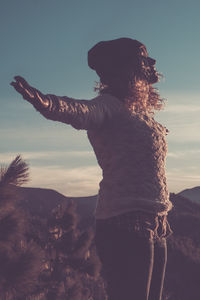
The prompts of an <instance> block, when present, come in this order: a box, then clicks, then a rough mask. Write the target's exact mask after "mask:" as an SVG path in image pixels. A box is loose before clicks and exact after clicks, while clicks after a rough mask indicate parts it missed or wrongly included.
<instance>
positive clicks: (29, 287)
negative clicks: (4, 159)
mask: <svg viewBox="0 0 200 300" xmlns="http://www.w3.org/2000/svg"><path fill="white" fill-rule="evenodd" d="M27 180H28V166H27V164H26V163H25V162H24V161H23V160H22V159H21V157H20V156H17V157H16V158H15V160H13V162H12V163H11V164H10V165H9V166H8V167H2V168H1V170H0V295H1V299H5V300H10V299H12V300H13V299H25V297H26V296H27V295H29V294H30V293H31V292H33V291H34V289H35V286H36V284H37V280H38V276H39V273H40V271H41V266H42V252H41V250H40V248H39V247H37V245H36V244H35V243H33V242H30V243H27V241H26V239H25V228H26V222H27V220H26V217H25V214H24V212H23V211H22V210H21V209H20V208H19V207H18V205H17V201H18V200H19V199H18V198H17V189H16V187H17V186H19V185H21V184H23V183H25V182H27Z"/></svg>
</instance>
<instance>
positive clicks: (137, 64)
mask: <svg viewBox="0 0 200 300" xmlns="http://www.w3.org/2000/svg"><path fill="white" fill-rule="evenodd" d="M155 62H156V61H155V60H154V59H152V58H150V57H148V53H147V50H146V47H145V46H144V45H143V44H142V43H140V42H138V41H136V40H133V39H130V38H120V39H116V40H112V41H106V42H100V43H98V44H97V45H95V46H94V47H93V48H92V49H91V50H90V51H89V52H88V64H89V67H90V68H92V69H94V70H95V71H96V72H97V74H98V75H99V77H100V84H99V86H98V87H97V90H99V95H98V96H97V97H96V98H94V99H92V100H90V101H88V100H75V99H71V98H68V97H66V96H64V97H58V96H55V95H50V94H47V95H44V94H42V93H41V92H40V91H38V90H36V89H35V88H33V87H31V86H30V85H29V84H28V83H27V82H26V81H25V80H24V79H23V78H22V77H19V76H17V77H15V80H16V81H15V82H12V83H11V85H12V86H14V88H15V89H16V90H17V92H19V93H20V94H21V95H22V96H23V97H24V99H25V100H27V101H29V102H30V103H31V104H32V105H33V106H34V107H35V108H36V109H37V110H38V111H39V112H40V113H41V114H42V115H43V116H44V117H46V118H47V119H51V120H55V121H60V122H64V123H66V124H71V125H72V126H73V127H74V128H76V129H85V130H87V133H88V138H89V141H90V143H91V145H92V146H93V149H94V152H95V154H96V157H97V160H98V163H99V165H100V167H101V168H102V171H103V179H102V181H101V182H100V189H99V195H98V204H97V208H96V235H95V241H96V246H97V251H98V254H99V256H100V259H101V261H102V265H103V271H104V276H105V279H106V282H107V293H108V299H109V300H129V299H130V300H133V299H137V300H161V297H162V290H163V282H164V275H165V267H166V255H167V250H166V237H167V236H168V235H169V234H170V232H171V230H170V227H169V225H168V223H167V217H166V216H167V213H168V211H169V210H170V209H171V207H172V205H171V202H170V201H169V193H168V190H167V184H166V177H165V156H166V152H167V146H166V140H165V135H166V134H167V129H166V128H164V127H163V126H162V125H161V124H159V123H158V122H156V121H155V120H154V118H153V111H154V110H159V109H161V107H162V99H160V97H159V94H158V92H157V91H156V90H155V89H154V88H153V87H152V84H154V83H156V82H158V79H159V75H158V73H157V71H156V69H155V67H154V66H155Z"/></svg>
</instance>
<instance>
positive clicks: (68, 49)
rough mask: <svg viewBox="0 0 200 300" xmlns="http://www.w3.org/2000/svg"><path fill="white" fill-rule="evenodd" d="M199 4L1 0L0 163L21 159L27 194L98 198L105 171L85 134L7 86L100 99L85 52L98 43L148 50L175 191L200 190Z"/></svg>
mask: <svg viewBox="0 0 200 300" xmlns="http://www.w3.org/2000/svg"><path fill="white" fill-rule="evenodd" d="M199 11H200V2H199V1H198V0H196V1H194V0H191V1H185V0H167V1H166V0H165V1H164V0H136V1H134V0H124V1H117V0H109V1H106V0H102V1H99V0H98V1H97V0H85V1H82V0H73V1H72V0H71V1H70V0H57V1H55V0H19V1H16V0H1V3H0V38H1V68H0V105H1V110H0V136H1V144H0V164H4V163H9V162H10V161H11V160H12V159H13V158H14V157H15V156H16V155H17V154H21V155H22V157H23V158H24V159H26V160H27V162H28V163H29V165H30V171H31V181H30V182H29V183H28V186H35V187H41V188H52V189H55V190H57V191H59V192H61V193H63V194H65V195H67V196H86V195H94V194H96V193H97V192H98V183H99V181H100V180H101V170H100V168H99V167H98V165H97V162H96V158H95V156H94V154H93V152H92V148H91V146H90V145H89V142H88V140H87V137H86V133H85V132H84V131H76V130H75V129H73V128H71V127H70V126H67V125H65V124H62V123H58V122H52V121H49V120H46V119H44V118H43V117H42V116H41V115H40V114H39V113H38V112H36V111H35V110H34V108H33V107H32V106H31V105H30V104H29V103H26V102H25V101H24V100H23V99H22V98H21V97H20V95H18V94H17V93H16V92H15V91H14V89H13V88H12V87H11V86H10V85H9V83H10V82H11V81H12V78H13V76H14V75H21V76H23V77H25V78H26V79H27V81H28V82H29V83H30V84H31V85H33V86H34V87H36V88H38V89H40V90H41V91H42V92H43V93H52V94H56V95H66V96H69V97H73V98H77V99H91V98H93V97H95V96H96V94H95V93H94V91H93V87H94V82H95V81H97V80H98V77H97V76H96V74H95V72H94V71H92V70H91V69H89V67H88V66H87V51H88V50H89V49H90V48H91V47H92V46H93V45H94V44H95V43H97V42H99V41H102V40H110V39H115V38H119V37H130V38H134V39H137V40H139V41H141V42H143V43H144V44H145V45H146V46H147V49H148V51H149V54H150V56H152V57H153V58H155V59H156V60H157V64H156V66H157V68H158V70H159V71H160V72H161V73H163V74H164V77H165V79H164V80H162V81H161V82H160V83H159V84H158V85H157V87H158V88H159V90H160V93H161V96H162V97H164V98H166V99H167V101H166V108H165V110H164V111H162V112H159V113H157V114H156V116H155V118H156V119H157V120H158V121H159V122H160V123H162V124H163V125H164V126H166V127H167V128H168V129H169V131H170V133H169V135H168V138H167V139H168V158H167V178H168V185H169V190H170V191H171V192H179V191H181V190H183V189H185V188H190V187H194V186H197V185H200V117H199V116H200V75H199V69H200V59H199V53H200V36H199V30H200V18H199Z"/></svg>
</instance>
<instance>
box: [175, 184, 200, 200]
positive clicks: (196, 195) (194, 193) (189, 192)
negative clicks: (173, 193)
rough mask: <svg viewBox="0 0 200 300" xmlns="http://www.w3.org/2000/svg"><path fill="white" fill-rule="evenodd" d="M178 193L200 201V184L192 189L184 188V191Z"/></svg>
mask: <svg viewBox="0 0 200 300" xmlns="http://www.w3.org/2000/svg"><path fill="white" fill-rule="evenodd" d="M177 195H180V196H183V197H185V198H188V199H190V200H191V201H194V202H198V203H200V186H196V187H194V188H191V189H186V190H183V191H182V192H180V193H178V194H177Z"/></svg>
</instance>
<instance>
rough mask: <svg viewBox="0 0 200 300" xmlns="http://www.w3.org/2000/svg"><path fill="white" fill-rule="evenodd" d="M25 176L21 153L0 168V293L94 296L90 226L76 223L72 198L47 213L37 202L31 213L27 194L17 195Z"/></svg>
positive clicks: (51, 298)
mask: <svg viewBox="0 0 200 300" xmlns="http://www.w3.org/2000/svg"><path fill="white" fill-rule="evenodd" d="M27 181H28V166H27V164H26V163H25V162H24V161H23V160H22V159H21V157H20V156H17V157H16V159H15V160H14V161H13V162H12V163H11V164H10V166H9V167H7V168H3V167H2V168H1V175H0V265H1V268H0V295H1V299H2V300H3V299H5V300H10V299H12V300H14V299H16V300H18V299H19V300H22V299H27V300H36V299H37V300H39V299H42V300H45V299H46V300H59V299H60V300H61V299H71V300H78V299H82V300H88V299H91V300H92V299H98V297H97V296H95V294H97V290H98V286H99V282H98V280H97V278H98V275H99V271H100V263H99V260H98V257H97V256H96V253H95V248H94V244H93V235H94V232H93V229H90V228H87V230H85V229H83V230H81V229H80V226H78V225H80V224H79V222H78V221H79V220H78V215H77V213H76V206H75V204H74V202H73V201H70V202H68V203H66V202H63V201H61V202H60V203H58V202H57V203H56V202H55V203H54V207H53V208H51V209H50V210H48V213H46V215H44V213H43V211H42V209H41V206H40V205H38V203H37V202H36V203H35V205H36V206H37V205H38V208H36V211H37V209H39V213H36V214H34V213H32V212H31V210H30V207H29V201H28V199H27V198H26V197H24V199H21V198H20V195H21V193H20V188H19V186H20V185H21V184H23V183H25V182H27ZM21 189H22V188H21ZM46 203H47V205H48V199H47V202H46ZM99 294H101V293H99ZM100 299H102V298H99V300H100Z"/></svg>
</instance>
